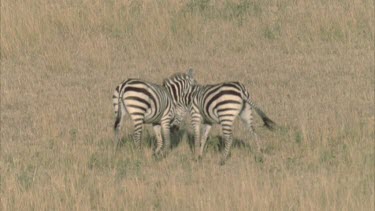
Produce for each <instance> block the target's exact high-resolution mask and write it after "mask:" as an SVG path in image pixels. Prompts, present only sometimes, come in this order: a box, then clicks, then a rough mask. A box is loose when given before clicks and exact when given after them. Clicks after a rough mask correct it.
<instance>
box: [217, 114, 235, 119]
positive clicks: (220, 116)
mask: <svg viewBox="0 0 375 211" xmlns="http://www.w3.org/2000/svg"><path fill="white" fill-rule="evenodd" d="M228 116H234V115H233V114H223V115H220V114H219V118H222V117H228Z"/></svg>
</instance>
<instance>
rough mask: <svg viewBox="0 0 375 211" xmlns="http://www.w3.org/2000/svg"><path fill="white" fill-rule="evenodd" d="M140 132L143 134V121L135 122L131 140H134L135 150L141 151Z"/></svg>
mask: <svg viewBox="0 0 375 211" xmlns="http://www.w3.org/2000/svg"><path fill="white" fill-rule="evenodd" d="M142 132H143V119H139V120H135V121H134V134H133V140H134V144H135V147H136V149H137V150H140V149H141V140H142Z"/></svg>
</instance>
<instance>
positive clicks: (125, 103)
mask: <svg viewBox="0 0 375 211" xmlns="http://www.w3.org/2000/svg"><path fill="white" fill-rule="evenodd" d="M112 98H113V106H114V111H115V116H116V120H115V124H114V131H115V140H116V142H117V146H116V148H117V147H118V145H119V143H120V128H121V126H122V123H123V117H124V116H125V115H126V114H129V115H130V117H131V119H132V120H133V124H134V134H133V139H134V142H135V146H136V148H137V149H140V147H141V139H142V131H143V124H152V126H153V129H154V131H155V135H156V140H157V144H156V148H155V150H154V152H153V154H154V155H155V156H157V155H159V154H160V153H161V150H162V147H163V151H165V153H167V152H168V150H169V149H170V123H171V121H172V120H173V118H174V115H175V113H174V108H175V107H174V104H173V101H172V97H171V95H170V94H169V92H168V91H167V89H166V88H165V87H163V86H161V85H158V84H153V83H149V82H146V81H143V80H139V79H128V80H125V81H123V82H122V83H120V84H119V85H118V86H117V87H116V89H115V91H114V93H113V97H112ZM174 122H176V123H177V124H178V123H179V122H180V120H174ZM163 139H164V144H163Z"/></svg>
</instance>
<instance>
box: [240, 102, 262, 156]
mask: <svg viewBox="0 0 375 211" xmlns="http://www.w3.org/2000/svg"><path fill="white" fill-rule="evenodd" d="M240 118H241V120H242V121H243V122H244V123H245V125H246V128H247V130H248V131H249V132H250V134H251V135H252V136H253V138H254V139H255V143H256V145H257V150H258V152H260V141H259V139H258V135H257V134H256V133H255V130H254V127H253V125H252V122H253V115H252V110H251V106H250V104H248V103H245V106H244V108H243V110H242V111H241V113H240ZM248 143H249V144H250V142H248Z"/></svg>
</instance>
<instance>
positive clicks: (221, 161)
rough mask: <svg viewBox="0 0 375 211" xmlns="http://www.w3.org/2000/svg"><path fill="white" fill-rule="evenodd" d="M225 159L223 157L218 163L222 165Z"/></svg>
mask: <svg viewBox="0 0 375 211" xmlns="http://www.w3.org/2000/svg"><path fill="white" fill-rule="evenodd" d="M226 160H227V159H225V158H222V159H220V162H219V165H220V166H223V165H224V164H225V162H226Z"/></svg>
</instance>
